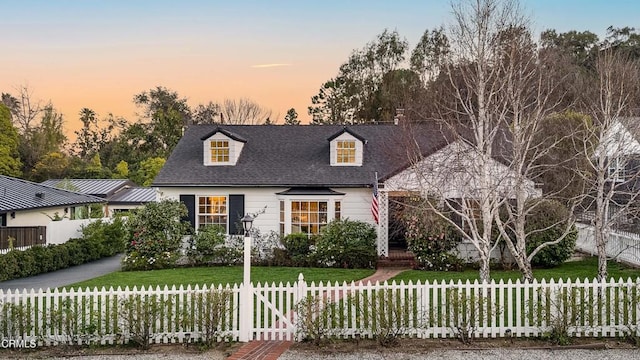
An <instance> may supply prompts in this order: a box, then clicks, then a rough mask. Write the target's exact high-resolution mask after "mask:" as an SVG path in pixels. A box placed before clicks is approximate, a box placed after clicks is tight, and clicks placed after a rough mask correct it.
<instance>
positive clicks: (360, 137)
mask: <svg viewBox="0 0 640 360" xmlns="http://www.w3.org/2000/svg"><path fill="white" fill-rule="evenodd" d="M344 133H347V134H349V135H351V136H353V137H354V138H356V139H358V140H360V141H362V142H363V143H366V142H367V140H366V139H365V138H363V137H362V136H360V135H358V134H356V133H355V132H354V131H353V130H351V129H349V128H348V127H346V126H345V127H343V128H342V129H341V130H340V131H338V132H337V133H335V134H333V135H331V136H329V138H328V139H327V140H328V141H331V140H333V139H335V138H337V137H338V136H340V135H342V134H344Z"/></svg>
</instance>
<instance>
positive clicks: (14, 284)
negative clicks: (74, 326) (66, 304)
mask: <svg viewBox="0 0 640 360" xmlns="http://www.w3.org/2000/svg"><path fill="white" fill-rule="evenodd" d="M121 259H122V255H116V256H113V257H109V258H103V259H100V260H96V261H92V262H90V263H86V264H82V265H77V266H73V267H70V268H66V269H62V270H58V271H53V272H49V273H46V274H40V275H36V276H31V277H27V278H21V279H15V280H7V281H2V282H0V290H3V291H6V290H9V289H11V290H15V289H18V290H22V289H27V290H31V289H34V290H38V289H41V288H42V289H46V288H56V287H60V286H67V285H70V284H74V283H77V282H79V281H84V280H89V279H92V278H94V277H97V276H101V275H105V274H108V273H112V272H114V271H118V270H120V260H121Z"/></svg>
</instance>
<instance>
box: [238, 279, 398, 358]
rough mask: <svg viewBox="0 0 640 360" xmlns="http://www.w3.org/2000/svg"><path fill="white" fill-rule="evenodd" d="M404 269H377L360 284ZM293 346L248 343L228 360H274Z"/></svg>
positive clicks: (272, 343)
mask: <svg viewBox="0 0 640 360" xmlns="http://www.w3.org/2000/svg"><path fill="white" fill-rule="evenodd" d="M403 271H404V269H384V268H383V269H378V270H376V272H375V273H373V275H371V276H369V277H367V278H364V279H362V280H360V281H359V282H360V283H367V282H371V283H375V282H376V281H379V282H383V281H385V280H389V279H391V278H392V277H394V276H396V275H398V274H399V273H401V272H403ZM291 345H293V341H263V340H256V341H250V342H248V343H246V344H245V345H243V346H242V347H240V348H239V349H238V351H236V352H235V353H233V354H232V355H231V356H229V357H228V358H227V359H228V360H276V359H278V358H279V357H280V355H282V354H284V352H285V351H287V350H288V349H289V347H291Z"/></svg>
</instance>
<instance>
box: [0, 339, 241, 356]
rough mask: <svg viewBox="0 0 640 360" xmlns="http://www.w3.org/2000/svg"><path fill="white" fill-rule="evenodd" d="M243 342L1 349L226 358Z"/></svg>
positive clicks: (16, 352) (15, 353)
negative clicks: (143, 346) (137, 346)
mask: <svg viewBox="0 0 640 360" xmlns="http://www.w3.org/2000/svg"><path fill="white" fill-rule="evenodd" d="M240 346H242V344H239V343H221V344H218V345H217V346H216V347H214V348H209V349H207V348H203V347H200V346H199V345H197V344H189V345H188V346H185V345H183V344H162V345H153V346H151V347H150V348H149V349H148V350H143V349H140V348H135V347H130V346H121V345H105V346H48V347H40V348H36V349H16V350H8V349H5V350H0V358H3V359H7V358H9V359H11V358H13V359H24V358H29V359H49V358H56V357H65V358H66V357H84V356H99V355H110V356H115V355H127V356H129V355H154V354H156V355H172V356H175V355H184V357H185V358H188V357H200V356H203V355H204V356H206V357H207V358H226V357H228V356H230V355H231V354H233V353H234V352H235V351H236V350H237V349H238V348H239V347H240Z"/></svg>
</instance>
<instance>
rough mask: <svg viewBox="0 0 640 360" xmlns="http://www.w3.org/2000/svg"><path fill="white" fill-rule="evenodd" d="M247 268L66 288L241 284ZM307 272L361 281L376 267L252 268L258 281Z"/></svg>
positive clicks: (309, 276)
mask: <svg viewBox="0 0 640 360" xmlns="http://www.w3.org/2000/svg"><path fill="white" fill-rule="evenodd" d="M242 273H243V268H242V267H241V266H221V267H195V268H177V269H165V270H151V271H118V272H114V273H111V274H107V275H104V276H100V277H97V278H94V279H90V280H87V281H82V282H79V283H76V284H73V285H70V286H67V287H66V288H67V289H69V288H72V287H73V288H78V287H82V288H85V287H89V288H93V287H98V288H101V287H103V286H104V287H106V288H109V287H110V286H113V287H114V288H116V287H118V286H121V287H123V288H124V287H125V286H129V287H133V286H138V287H140V286H141V285H144V286H145V287H147V286H158V285H159V286H164V285H168V286H169V287H170V286H171V285H180V284H184V285H187V284H191V285H195V284H200V285H204V284H207V285H209V284H216V285H217V284H223V285H225V284H233V283H237V284H240V283H241V282H242ZM300 273H303V274H304V278H305V280H306V281H307V282H309V283H310V282H312V281H315V282H316V283H317V282H320V281H323V282H326V281H332V282H333V281H339V282H343V281H347V282H351V281H352V280H359V279H362V278H365V277H367V276H369V275H371V274H373V273H374V270H366V269H320V268H293V267H259V266H253V267H252V268H251V281H252V282H253V283H254V284H255V283H258V282H260V283H264V282H269V283H271V282H276V283H279V282H282V283H284V284H286V283H287V282H290V283H293V282H295V281H297V280H298V275H299V274H300Z"/></svg>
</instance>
